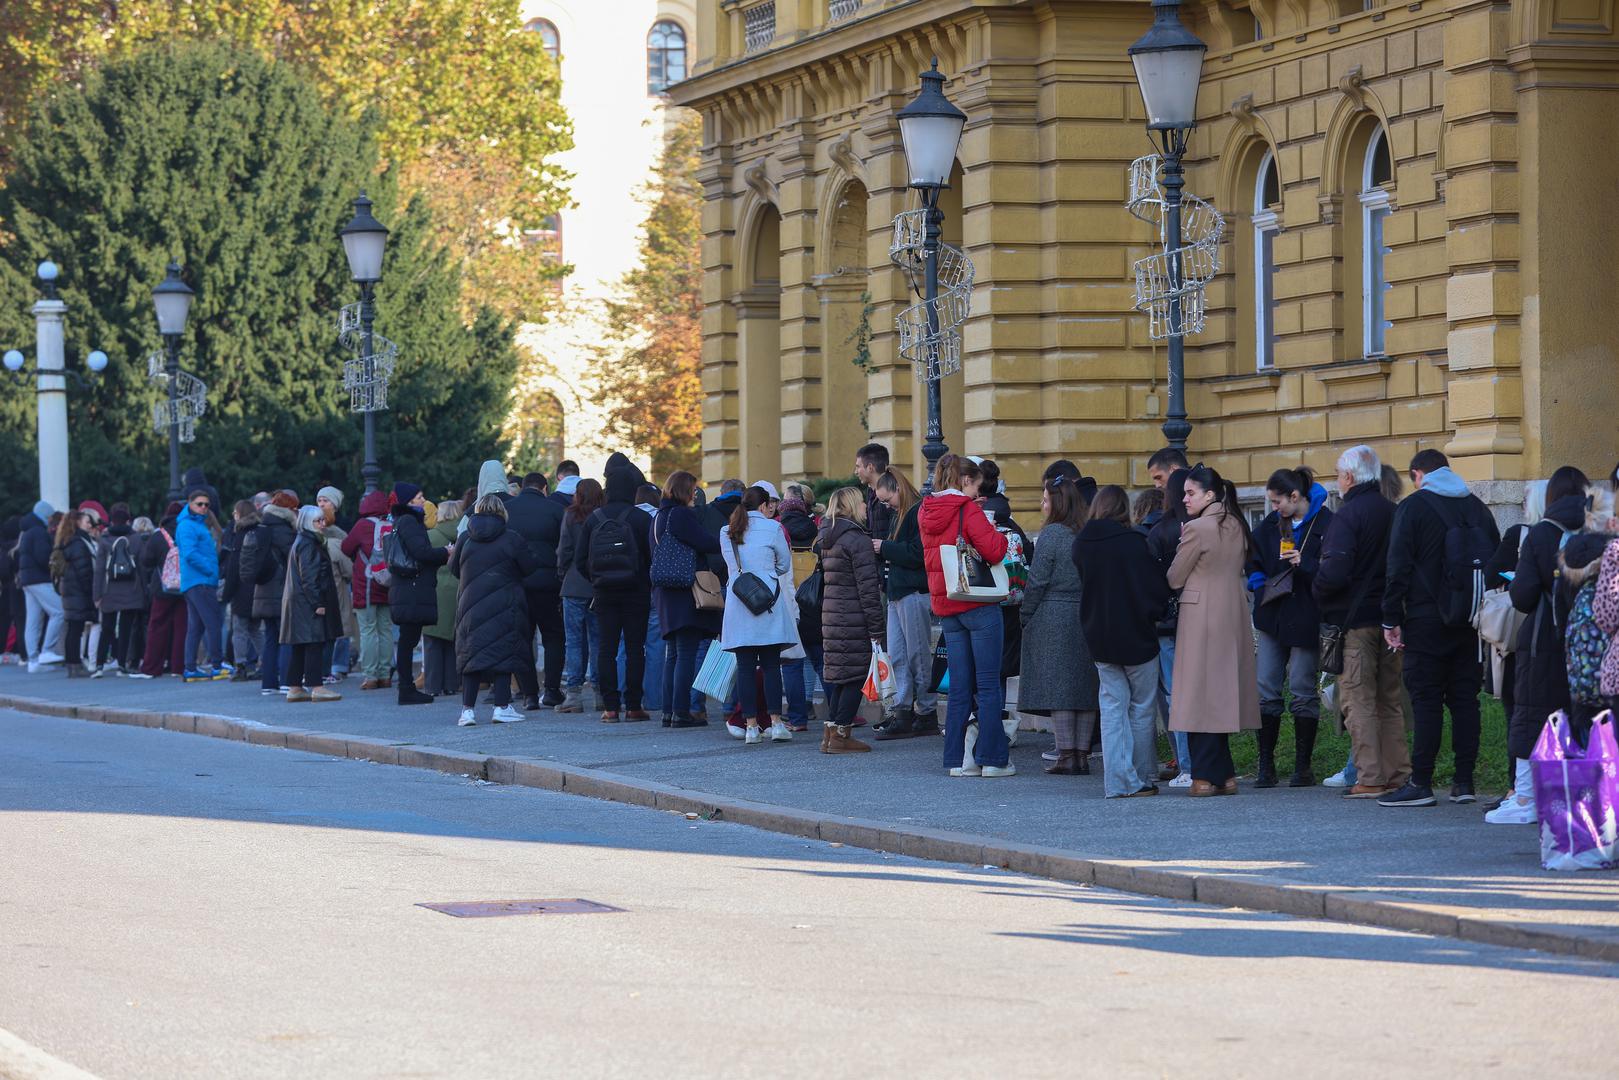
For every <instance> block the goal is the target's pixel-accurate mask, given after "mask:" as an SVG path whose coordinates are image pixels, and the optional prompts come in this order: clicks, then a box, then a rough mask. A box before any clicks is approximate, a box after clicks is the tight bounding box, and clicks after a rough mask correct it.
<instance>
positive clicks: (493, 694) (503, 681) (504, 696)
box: [461, 671, 512, 709]
mask: <svg viewBox="0 0 1619 1080" xmlns="http://www.w3.org/2000/svg"><path fill="white" fill-rule="evenodd" d="M485 682H488V683H490V684H491V686H490V690H489V704H491V705H493V706H494V707H495V708H497V709H498V708H500V707H501V706H502V705H510V704H511V703H512V677H511V676H510V675H508V674H506V673H505V672H504V671H463V672H462V673H461V707H462V708H463V709H470V708H472V707H473V706H475V705H477V704H478V687H479V686H481V685H483V684H484V683H485Z"/></svg>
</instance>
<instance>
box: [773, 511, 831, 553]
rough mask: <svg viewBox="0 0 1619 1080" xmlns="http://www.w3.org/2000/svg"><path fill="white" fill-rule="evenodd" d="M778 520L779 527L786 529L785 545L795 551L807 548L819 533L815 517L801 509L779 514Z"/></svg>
mask: <svg viewBox="0 0 1619 1080" xmlns="http://www.w3.org/2000/svg"><path fill="white" fill-rule="evenodd" d="M780 521H781V527H782V528H783V529H786V530H787V546H788V547H790V548H793V549H794V550H795V551H805V550H808V549H809V548H810V546H812V545H813V544H814V543H815V539H816V537H818V536H820V535H821V530H820V529H819V528H818V527H817V526H816V524H815V519H814V518H812V517H810V516H809V515H808V514H806V513H804V511H802V510H792V511H789V512H787V513H785V514H783V515H781V518H780Z"/></svg>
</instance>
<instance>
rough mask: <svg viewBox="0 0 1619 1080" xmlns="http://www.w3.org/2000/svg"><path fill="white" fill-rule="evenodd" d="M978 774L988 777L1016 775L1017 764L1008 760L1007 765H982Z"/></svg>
mask: <svg viewBox="0 0 1619 1080" xmlns="http://www.w3.org/2000/svg"><path fill="white" fill-rule="evenodd" d="M978 775H979V776H987V777H995V776H1016V775H1017V766H1016V765H1013V764H1012V763H1011V762H1007V763H1006V764H1005V765H980V766H979V768H978Z"/></svg>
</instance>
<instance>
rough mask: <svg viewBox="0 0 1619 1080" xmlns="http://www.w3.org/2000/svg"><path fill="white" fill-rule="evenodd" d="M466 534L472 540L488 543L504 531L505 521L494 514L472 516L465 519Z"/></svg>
mask: <svg viewBox="0 0 1619 1080" xmlns="http://www.w3.org/2000/svg"><path fill="white" fill-rule="evenodd" d="M466 523H467V534H468V535H469V536H471V537H472V538H473V539H474V540H482V541H484V542H486V543H487V542H488V541H490V540H495V539H498V538H499V537H500V534H501V533H503V532H505V531H506V519H505V518H503V517H497V516H496V515H494V514H473V515H471V516H469V517H468V518H466Z"/></svg>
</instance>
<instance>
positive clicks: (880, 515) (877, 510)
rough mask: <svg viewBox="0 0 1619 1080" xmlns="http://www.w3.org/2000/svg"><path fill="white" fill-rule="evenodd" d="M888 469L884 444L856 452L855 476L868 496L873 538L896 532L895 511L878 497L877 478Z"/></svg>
mask: <svg viewBox="0 0 1619 1080" xmlns="http://www.w3.org/2000/svg"><path fill="white" fill-rule="evenodd" d="M887 468H888V447H886V446H884V445H883V444H882V443H867V444H866V445H865V446H862V447H861V448H860V449H859V450H856V451H855V454H854V475H855V479H856V480H859V481H860V486H861V487H862V488H863V489H864V491H865V494H866V532H867V533H868V534H870V535H872V536H887V535H888V534H889V533H891V532H893V531H894V530H893V528H892V526H893V524H894V511H892V510H890V509H889V508H888V504H887V503H885V502H883V501H882V500H881V499H879V498H878V497H877V478H878V477H879V476H881V475H882V474H883V472H884V471H885V470H887ZM917 486H918V487H920V486H921V485H917Z"/></svg>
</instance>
